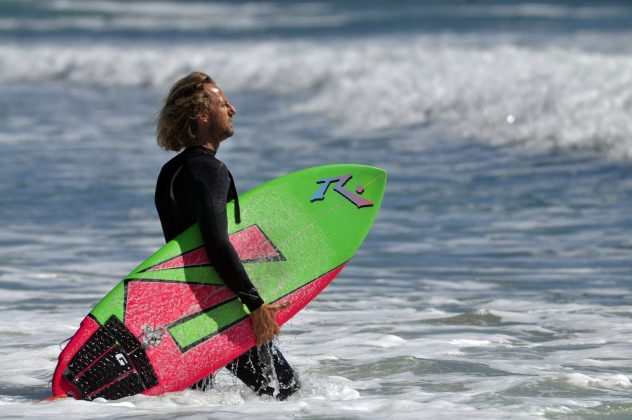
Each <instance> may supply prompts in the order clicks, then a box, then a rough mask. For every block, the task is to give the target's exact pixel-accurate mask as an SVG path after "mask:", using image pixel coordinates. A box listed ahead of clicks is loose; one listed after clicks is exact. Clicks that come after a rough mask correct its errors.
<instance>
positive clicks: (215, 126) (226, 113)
mask: <svg viewBox="0 0 632 420" xmlns="http://www.w3.org/2000/svg"><path fill="white" fill-rule="evenodd" d="M204 90H205V91H206V93H207V94H208V95H209V97H210V98H211V101H210V110H209V111H208V117H209V118H208V126H207V127H206V129H207V130H208V133H209V135H210V136H211V138H213V139H216V140H217V141H222V140H225V139H227V138H228V137H231V136H232V135H233V134H234V133H235V128H234V127H233V121H232V118H233V115H235V114H236V113H237V110H236V109H235V107H233V106H232V105H231V103H230V102H228V99H227V98H226V95H224V92H222V91H221V89H220V88H218V87H217V86H216V85H214V84H211V83H207V84H205V85H204Z"/></svg>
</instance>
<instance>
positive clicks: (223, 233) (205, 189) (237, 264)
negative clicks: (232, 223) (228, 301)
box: [195, 180, 263, 312]
mask: <svg viewBox="0 0 632 420" xmlns="http://www.w3.org/2000/svg"><path fill="white" fill-rule="evenodd" d="M214 187H215V188H214ZM227 189H228V186H227V185H225V182H223V180H221V181H220V183H219V184H218V185H217V186H209V185H207V183H206V182H204V181H199V180H197V181H195V190H196V191H195V197H196V216H197V220H198V223H199V225H200V231H201V233H202V239H203V240H204V248H205V249H206V253H207V254H208V256H209V259H210V260H211V261H212V262H213V265H214V267H215V270H216V271H217V273H218V274H219V276H220V277H221V278H222V280H223V281H224V283H225V284H226V286H228V288H230V289H231V290H232V291H233V292H234V293H235V294H236V295H237V296H238V297H239V299H240V300H241V301H242V302H243V303H244V304H245V305H246V306H247V307H248V309H249V310H250V311H251V312H253V311H255V310H256V309H257V308H259V307H260V306H261V305H262V304H263V300H262V299H261V297H260V296H259V293H258V292H257V289H256V288H255V287H254V285H253V284H252V282H251V281H250V278H248V274H246V270H245V269H244V266H243V264H242V263H241V260H240V259H239V255H237V251H235V248H234V247H233V245H232V244H231V243H230V240H229V239H228V219H227V216H226V192H227ZM217 190H219V191H217Z"/></svg>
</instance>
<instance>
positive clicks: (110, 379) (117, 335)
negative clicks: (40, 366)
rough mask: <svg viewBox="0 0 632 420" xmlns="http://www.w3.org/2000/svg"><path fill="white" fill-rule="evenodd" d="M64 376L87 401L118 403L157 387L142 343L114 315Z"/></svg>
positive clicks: (74, 359)
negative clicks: (96, 400)
mask: <svg viewBox="0 0 632 420" xmlns="http://www.w3.org/2000/svg"><path fill="white" fill-rule="evenodd" d="M64 376H65V377H66V379H67V380H68V381H69V382H70V383H71V384H73V385H74V386H75V387H77V389H78V390H79V391H80V393H81V395H80V398H81V399H84V400H93V399H95V398H105V399H107V400H116V399H119V398H123V397H127V396H130V395H134V394H138V393H140V392H143V391H144V390H146V389H149V388H151V387H153V386H156V385H157V384H158V377H157V376H156V373H155V372H154V369H153V368H152V366H151V363H150V362H149V358H148V357H147V354H146V353H145V349H144V348H143V346H142V345H141V343H140V341H138V339H137V338H136V337H134V335H133V334H132V333H131V332H130V331H129V330H128V329H127V327H125V325H124V324H123V323H122V322H121V321H120V320H119V319H118V318H117V317H116V316H114V315H112V316H111V317H110V318H109V319H108V320H107V322H106V323H105V324H104V325H102V326H101V327H100V328H99V329H98V330H97V331H96V332H95V333H94V334H92V336H91V337H90V338H89V339H88V341H86V343H85V344H84V345H83V346H82V347H81V349H79V351H78V352H77V353H76V354H75V355H74V357H73V358H72V359H71V360H70V363H69V364H68V367H67V368H66V370H65V371H64Z"/></svg>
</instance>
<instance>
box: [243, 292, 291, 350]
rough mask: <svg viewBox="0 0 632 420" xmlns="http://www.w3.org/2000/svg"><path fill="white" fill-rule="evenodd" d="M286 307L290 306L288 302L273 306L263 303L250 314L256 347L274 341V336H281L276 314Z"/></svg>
mask: <svg viewBox="0 0 632 420" xmlns="http://www.w3.org/2000/svg"><path fill="white" fill-rule="evenodd" d="M288 306H290V302H289V301H288V302H284V303H277V304H275V305H268V304H267V303H264V304H263V305H261V306H260V307H258V308H257V309H255V310H254V311H253V312H252V313H251V314H250V319H251V320H252V326H253V327H254V329H255V336H256V337H257V347H261V346H263V345H264V344H267V343H268V342H270V341H272V340H273V339H274V336H276V335H279V334H281V328H280V327H279V324H278V323H277V320H276V313H277V312H279V311H280V310H281V309H285V308H287V307H288Z"/></svg>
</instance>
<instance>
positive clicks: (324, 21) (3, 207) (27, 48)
mask: <svg viewBox="0 0 632 420" xmlns="http://www.w3.org/2000/svg"><path fill="white" fill-rule="evenodd" d="M631 28H632V4H629V2H625V1H601V2H577V1H573V2H571V1H560V2H542V1H540V2H520V1H502V2H501V1H497V2H494V1H477V2H471V1H448V2H445V1H441V2H440V1H436V2H435V1H429V2H413V1H396V2H381V1H345V2H333V1H332V2H329V1H311V2H296V1H273V2H265V3H259V2H245V1H231V2H201V1H197V2H193V1H190V2H168V1H163V2H155V1H154V2H149V1H148V2H145V1H135V2H118V1H78V0H77V1H69V0H66V1H61V0H59V1H44V0H32V1H2V2H0V144H1V145H2V146H3V152H2V155H1V157H0V180H2V181H1V182H0V291H1V292H0V353H1V354H2V357H0V405H1V406H2V407H1V408H0V412H2V416H3V417H8V418H16V417H29V418H61V417H63V418H67V419H70V418H96V417H99V418H119V417H121V416H129V417H132V416H133V417H135V416H142V417H147V418H209V417H210V418H244V417H248V416H254V415H256V416H258V417H260V418H270V419H278V418H294V417H306V418H410V419H417V418H420V416H421V417H422V418H445V419H451V418H455V417H457V416H466V417H467V418H486V419H487V418H498V419H502V418H573V419H574V418H603V417H606V416H609V418H629V417H630V416H632V404H631V403H630V402H629V395H630V392H631V391H632V382H631V380H630V378H631V376H632V338H631V337H632V322H631V318H632V292H631V291H630V286H629V285H630V277H631V275H632V259H631V257H632V239H631V238H632V216H630V211H629V209H630V208H632V166H631V159H632V118H631V116H632V89H630V86H632V48H631V47H630V45H632V29H631ZM193 70H202V71H206V72H208V73H210V74H211V75H212V76H213V77H214V78H215V79H216V81H217V82H218V83H219V84H220V86H222V87H223V89H224V91H225V92H226V94H227V95H228V97H229V98H230V100H231V102H232V103H233V104H234V105H235V106H236V107H237V109H238V114H237V116H236V117H235V120H234V122H235V126H236V134H235V136H234V137H233V138H231V139H229V140H228V141H227V142H226V143H224V144H223V145H222V147H221V149H220V153H219V156H220V158H221V159H222V160H224V161H225V162H226V163H227V164H228V165H229V167H230V168H231V171H232V172H233V174H234V175H235V177H236V179H237V182H238V187H239V189H240V190H241V191H246V190H248V189H250V188H252V187H254V186H256V185H259V184H261V183H263V182H265V181H268V180H270V179H272V178H275V177H277V176H279V175H282V174H285V173H288V172H291V171H294V170H298V169H301V168H304V167H308V166H313V165H319V164H326V163H337V162H356V163H363V164H369V165H375V166H379V167H382V168H384V169H386V170H387V171H388V173H389V180H388V188H387V195H386V197H385V201H384V203H383V207H382V209H381V212H380V215H379V216H378V218H377V220H376V222H375V225H374V227H373V230H372V232H371V233H370V235H369V236H368V237H367V239H366V241H365V243H364V244H363V246H362V248H361V249H360V251H359V252H358V254H357V256H356V257H355V258H354V259H353V260H352V262H351V263H350V264H349V266H348V267H347V268H346V269H345V270H344V271H343V273H342V274H341V275H340V277H339V278H338V279H337V280H336V281H335V282H334V283H333V284H332V285H331V286H330V287H329V288H328V289H327V290H326V291H325V292H324V293H323V294H322V295H320V296H319V297H318V299H317V300H315V301H314V302H313V303H312V304H311V305H310V306H309V307H308V309H307V310H305V311H303V312H301V313H300V314H299V315H297V317H295V318H294V319H293V320H292V321H291V322H290V323H289V324H287V325H286V326H285V327H284V334H283V335H282V336H281V338H280V346H281V347H282V349H283V351H284V354H285V356H286V357H287V358H288V360H289V361H290V362H291V363H292V364H293V365H294V366H295V368H296V370H297V371H298V372H299V374H300V375H301V379H302V382H303V385H304V387H303V390H302V391H301V392H300V393H299V395H297V396H295V397H293V398H291V399H290V400H288V401H286V402H282V403H280V402H276V401H273V400H270V399H266V398H263V397H257V396H255V395H253V394H252V393H251V392H250V391H249V390H247V389H246V388H245V387H244V386H243V385H241V384H240V383H238V382H236V381H235V380H234V379H232V378H231V377H230V376H229V375H227V374H220V375H219V377H218V386H217V387H216V388H215V389H214V390H212V391H210V392H208V393H202V392H198V391H182V392H179V393H174V394H169V395H164V396H160V397H151V398H149V397H142V396H135V397H130V398H127V399H124V400H119V401H95V402H90V403H88V402H82V401H74V400H70V401H66V400H60V401H55V402H51V403H37V402H34V401H37V400H41V399H42V398H45V397H47V396H49V395H50V387H49V380H50V378H51V376H52V372H53V369H54V367H55V365H56V360H57V356H58V354H59V351H60V350H59V349H60V347H59V343H60V342H61V341H63V340H64V339H66V338H67V337H69V336H70V335H71V334H72V333H73V332H74V331H75V330H76V328H77V326H78V324H79V322H80V321H81V319H82V318H83V317H84V316H85V314H86V313H87V312H88V311H89V310H90V309H91V308H92V306H93V305H94V304H95V303H96V302H97V301H98V300H99V299H100V297H102V296H103V294H104V293H106V292H107V291H109V290H110V288H111V287H112V286H113V285H114V284H116V283H117V282H118V281H119V280H120V278H121V277H123V276H124V275H126V274H127V273H128V272H129V271H131V270H132V269H133V268H134V267H135V266H136V265H137V264H138V263H139V262H140V261H142V260H143V259H145V258H146V257H147V256H148V255H150V254H151V253H152V252H153V251H154V250H155V249H156V248H158V247H159V246H160V245H161V244H162V233H161V230H160V224H159V222H158V218H157V215H156V213H155V210H154V207H153V188H154V185H155V184H154V183H155V179H156V176H157V174H158V172H159V170H160V168H161V166H162V164H163V163H164V162H165V161H166V160H167V159H169V157H170V156H171V154H170V153H167V152H162V151H160V150H159V149H158V147H157V146H156V144H155V136H154V128H153V122H154V119H155V117H156V114H157V112H158V110H159V109H160V106H161V101H162V100H163V98H164V96H165V94H166V92H167V90H168V89H169V87H170V85H171V84H172V83H173V82H174V81H175V80H177V79H178V78H179V77H181V76H183V75H184V74H186V73H188V72H190V71H193ZM420 413H421V414H420Z"/></svg>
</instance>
